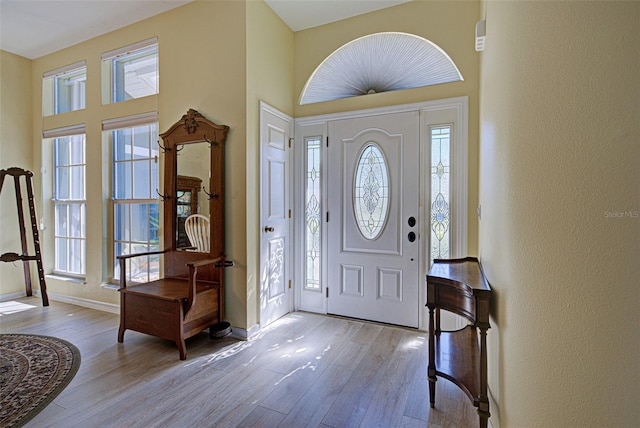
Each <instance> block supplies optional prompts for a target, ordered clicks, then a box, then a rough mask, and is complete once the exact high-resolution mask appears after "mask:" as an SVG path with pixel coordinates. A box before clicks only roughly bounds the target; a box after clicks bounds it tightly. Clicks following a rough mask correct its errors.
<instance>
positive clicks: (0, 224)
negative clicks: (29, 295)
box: [0, 51, 38, 295]
mask: <svg viewBox="0 0 640 428" xmlns="http://www.w3.org/2000/svg"><path fill="white" fill-rule="evenodd" d="M31 110H32V104H31V61H30V60H28V59H26V58H23V57H21V56H18V55H14V54H12V53H9V52H5V51H0V169H7V168H10V167H13V166H16V167H20V168H23V169H26V170H30V171H34V163H33V144H32V140H31V129H32V122H31ZM36 172H37V171H36ZM20 182H21V184H22V191H23V199H24V202H25V203H26V192H25V187H24V184H25V181H24V179H23V178H21V179H20ZM27 209H28V208H27V207H26V206H25V210H27ZM25 215H26V227H27V231H29V234H28V235H27V236H28V237H31V232H30V231H31V228H30V223H29V217H28V211H25ZM28 242H32V240H31V239H28ZM29 248H30V251H29V254H34V252H33V249H32V248H33V247H32V246H31V245H30V246H29ZM9 252H11V253H18V254H21V253H22V246H21V241H20V232H19V229H18V211H17V206H16V197H15V190H14V180H13V178H12V177H7V178H6V179H5V183H4V186H3V189H2V194H0V254H4V253H9ZM30 265H32V268H31V279H32V284H33V288H34V289H35V288H38V276H37V270H36V269H35V263H30ZM24 291H25V281H24V271H23V264H22V263H21V262H19V263H0V295H2V294H11V293H24Z"/></svg>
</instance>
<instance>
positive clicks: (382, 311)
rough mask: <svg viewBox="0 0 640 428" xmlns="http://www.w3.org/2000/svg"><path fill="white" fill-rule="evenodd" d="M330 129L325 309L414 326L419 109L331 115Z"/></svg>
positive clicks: (416, 311) (416, 316) (417, 264)
mask: <svg viewBox="0 0 640 428" xmlns="http://www.w3.org/2000/svg"><path fill="white" fill-rule="evenodd" d="M329 136H330V138H329V153H328V159H329V162H328V163H329V168H328V212H329V221H328V223H327V227H328V236H329V237H328V260H327V263H328V278H327V286H328V288H329V292H328V312H329V313H331V314H337V315H346V316H350V317H355V318H363V319H368V320H373V321H380V322H385V323H391V324H398V325H404V326H410V327H418V324H419V306H418V305H417V303H416V302H417V301H418V296H419V292H418V287H419V278H418V274H419V268H420V262H419V248H420V245H419V226H418V221H417V220H418V215H419V207H418V200H419V189H420V186H419V164H420V156H419V153H420V152H419V137H420V126H419V112H418V111H412V112H405V113H396V114H388V115H382V116H370V117H363V118H356V119H345V120H336V121H332V122H330V123H329ZM360 161H361V162H360ZM384 176H388V186H386V185H385V181H387V180H385V179H384ZM356 185H357V186H359V187H360V189H359V190H357V189H356ZM359 196H362V200H361V201H360V199H358V197H359ZM358 201H360V202H358ZM358 207H363V208H361V209H359V208H358ZM357 218H359V219H360V220H359V221H358V220H357ZM380 218H382V221H380V222H379V223H378V222H377V220H380ZM410 219H412V220H410Z"/></svg>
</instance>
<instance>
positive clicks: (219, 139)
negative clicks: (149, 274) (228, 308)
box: [118, 109, 230, 360]
mask: <svg viewBox="0 0 640 428" xmlns="http://www.w3.org/2000/svg"><path fill="white" fill-rule="evenodd" d="M228 130H229V127H228V126H226V125H216V124H215V123H213V122H211V121H210V120H208V119H206V118H205V117H204V116H202V115H201V114H200V113H198V112H197V111H195V110H193V109H190V110H189V111H188V112H187V114H185V115H183V116H182V118H181V119H180V120H179V121H178V122H176V123H175V124H174V125H173V126H172V127H171V128H169V130H167V131H166V132H164V133H163V134H160V136H161V137H162V141H163V144H162V146H161V148H162V149H163V150H164V153H165V170H164V194H163V195H162V199H163V208H164V223H163V240H164V249H163V250H162V251H156V252H147V253H139V254H130V255H123V256H119V257H118V259H119V262H120V328H119V330H118V342H122V341H123V340H124V332H125V330H127V329H131V330H135V331H139V332H142V333H146V334H150V335H153V336H157V337H161V338H164V339H168V340H172V341H174V342H175V343H176V345H177V347H178V350H179V352H180V359H181V360H184V359H186V357H187V353H186V347H185V339H187V338H189V337H191V336H193V335H195V334H198V333H200V332H201V331H203V330H205V329H207V328H210V327H212V326H216V325H219V324H220V323H222V322H223V320H224V272H223V268H224V267H225V266H229V265H230V263H229V262H227V261H226V260H225V254H224V144H225V141H226V136H227V132H228ZM187 159H189V160H190V161H189V162H187ZM199 171H200V174H201V178H202V181H203V189H202V192H203V193H204V194H206V195H207V196H206V197H203V198H202V197H201V198H200V200H204V202H203V203H199V204H198V207H196V209H198V210H199V212H202V213H206V215H208V216H209V218H210V234H209V237H210V238H209V239H210V242H209V252H206V253H205V252H198V251H194V246H193V245H185V246H181V245H180V244H178V239H177V238H178V227H177V224H178V220H177V218H178V215H177V208H178V202H177V201H178V191H179V190H178V187H177V177H178V175H181V176H182V175H190V176H193V175H195V174H196V173H198V172H199ZM204 183H206V184H207V185H208V190H207V188H206V187H205V185H204ZM194 207H195V205H194ZM155 254H162V255H163V257H164V264H163V265H164V276H163V278H161V279H158V280H155V281H150V282H146V283H138V284H127V274H126V267H127V263H128V261H129V260H130V259H133V258H135V257H140V256H149V255H155Z"/></svg>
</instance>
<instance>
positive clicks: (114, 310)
mask: <svg viewBox="0 0 640 428" xmlns="http://www.w3.org/2000/svg"><path fill="white" fill-rule="evenodd" d="M33 294H34V295H38V296H40V290H34V292H33ZM47 295H48V296H49V300H53V301H56V302H63V303H69V304H71V305H77V306H82V307H85V308H90V309H95V310H98V311H102V312H109V313H111V314H117V315H119V314H120V305H117V304H114V303H105V302H99V301H97V300H91V299H83V298H82V297H72V296H67V295H64V294H57V293H51V292H47Z"/></svg>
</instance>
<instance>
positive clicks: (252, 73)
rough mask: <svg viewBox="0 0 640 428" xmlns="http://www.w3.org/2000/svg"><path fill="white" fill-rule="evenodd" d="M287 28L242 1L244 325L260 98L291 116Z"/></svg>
mask: <svg viewBox="0 0 640 428" xmlns="http://www.w3.org/2000/svg"><path fill="white" fill-rule="evenodd" d="M293 37H294V36H293V32H292V31H291V30H290V29H289V27H287V26H286V25H285V24H284V23H283V22H282V21H281V20H280V18H279V17H278V16H277V15H276V14H275V13H274V12H273V11H272V10H271V8H269V7H268V6H267V5H266V3H264V2H263V1H251V2H249V3H247V150H246V168H247V171H246V172H247V174H246V180H247V189H246V192H247V193H246V198H247V211H246V213H247V216H246V230H247V232H246V233H247V234H246V236H247V268H246V269H247V287H246V302H240V301H238V305H241V304H244V305H246V308H247V326H248V327H251V326H254V325H256V324H258V323H259V321H260V313H259V304H260V288H259V284H260V266H259V265H260V254H259V246H260V196H259V191H260V186H259V183H260V175H259V174H260V107H259V103H260V101H264V102H266V103H268V104H270V105H271V106H273V107H276V108H278V109H279V110H281V111H282V112H284V113H286V114H288V115H290V116H293V108H294V107H293V99H294V95H293Z"/></svg>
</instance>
